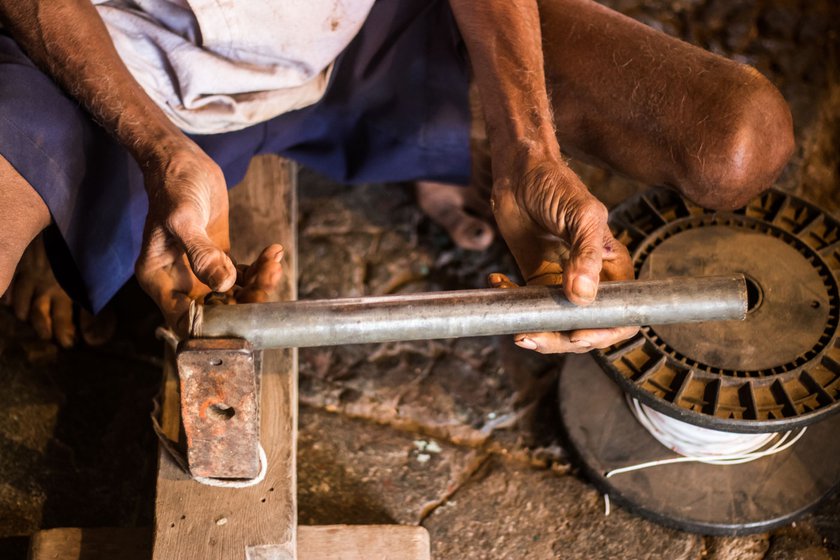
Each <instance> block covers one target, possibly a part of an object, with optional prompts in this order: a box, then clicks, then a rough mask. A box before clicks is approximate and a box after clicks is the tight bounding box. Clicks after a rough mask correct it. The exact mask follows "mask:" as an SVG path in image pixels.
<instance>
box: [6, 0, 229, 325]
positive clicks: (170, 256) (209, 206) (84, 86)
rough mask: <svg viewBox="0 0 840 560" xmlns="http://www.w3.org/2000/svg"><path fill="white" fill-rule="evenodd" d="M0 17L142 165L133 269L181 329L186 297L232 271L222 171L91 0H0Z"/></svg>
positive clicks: (217, 284) (223, 280)
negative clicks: (130, 59) (143, 205)
mask: <svg viewBox="0 0 840 560" xmlns="http://www.w3.org/2000/svg"><path fill="white" fill-rule="evenodd" d="M0 21H2V23H3V25H4V26H5V27H6V28H7V29H8V30H9V32H10V33H11V34H12V36H13V37H14V38H15V40H16V41H17V42H18V44H19V45H20V46H21V47H22V48H23V49H24V50H25V51H26V52H27V54H28V55H29V56H30V58H31V59H32V60H33V61H34V62H35V63H36V64H37V65H38V66H39V67H40V68H41V69H42V70H44V71H45V72H46V73H47V74H49V75H50V76H52V78H53V79H54V80H55V81H56V82H57V83H58V84H59V85H60V86H61V87H62V88H64V90H65V91H67V92H68V93H69V94H70V95H71V96H72V97H74V98H75V99H77V100H78V101H79V102H80V103H81V104H82V105H83V106H84V107H85V108H86V109H87V110H88V112H89V113H90V114H91V115H92V116H93V118H94V119H95V120H96V121H97V122H99V123H100V124H101V125H102V126H103V127H104V128H105V129H106V130H107V131H108V132H109V133H110V134H111V135H113V136H114V138H116V139H117V141H118V142H119V143H120V144H122V145H123V146H125V148H126V149H127V150H128V151H129V152H130V153H131V154H132V155H133V157H134V158H135V159H136V160H137V162H138V164H139V165H140V167H141V169H142V170H143V174H144V178H145V185H146V191H147V193H148V196H149V215H148V217H147V220H146V226H145V231H144V240H143V249H142V252H141V255H140V258H139V260H138V262H137V266H136V272H137V277H138V279H139V281H140V283H141V285H142V286H143V288H144V289H145V290H146V291H147V292H148V293H149V295H151V296H152V298H153V299H154V300H155V301H156V303H157V304H158V306H159V307H160V308H161V310H162V311H163V313H164V315H165V317H166V319H167V322H168V323H169V324H170V325H172V326H180V327H181V328H183V323H182V322H181V321H182V319H183V318H184V314H185V311H186V310H187V308H188V306H189V302H190V301H191V300H192V299H194V298H197V297H200V296H201V295H203V294H204V293H207V292H208V291H209V290H210V289H211V288H212V289H213V290H215V291H226V290H228V289H230V288H231V287H232V286H233V284H234V282H235V280H236V270H235V268H234V266H233V263H232V262H231V260H230V258H229V257H228V256H227V252H228V250H229V246H230V242H229V234H228V200H227V190H226V187H225V181H224V176H223V175H222V172H221V170H220V169H219V167H218V166H217V165H216V164H215V163H214V162H213V161H212V160H211V159H210V158H209V157H208V156H207V155H206V154H205V153H204V152H203V151H202V150H201V149H200V148H199V147H198V146H196V145H195V144H194V143H193V142H192V141H191V140H189V139H188V138H187V137H186V136H185V135H184V134H183V133H182V132H181V131H180V130H179V129H178V128H177V127H176V126H175V125H174V124H172V123H171V122H170V121H169V119H168V118H167V117H166V116H165V115H164V113H163V112H162V111H161V110H160V109H159V108H158V107H157V106H156V105H155V103H154V102H153V101H152V100H151V99H150V98H149V97H148V96H147V95H146V93H145V92H144V91H143V89H142V87H141V86H140V85H139V84H138V83H137V82H136V81H135V79H134V77H133V76H132V75H131V73H130V72H129V70H128V69H127V68H126V67H125V65H124V64H123V63H122V61H121V59H120V57H119V55H118V53H117V51H116V49H115V48H114V46H113V43H112V42H111V37H110V35H109V34H108V30H107V29H106V27H105V25H104V23H103V22H102V20H101V18H100V17H99V14H98V13H97V11H96V8H95V7H94V6H93V4H92V3H91V2H90V0H40V1H39V0H0Z"/></svg>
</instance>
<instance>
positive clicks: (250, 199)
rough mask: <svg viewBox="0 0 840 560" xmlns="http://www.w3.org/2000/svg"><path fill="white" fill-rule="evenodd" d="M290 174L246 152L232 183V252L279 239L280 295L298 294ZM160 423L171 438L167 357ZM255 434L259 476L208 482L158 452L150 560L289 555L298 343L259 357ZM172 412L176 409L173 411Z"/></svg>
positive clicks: (173, 396) (262, 559)
mask: <svg viewBox="0 0 840 560" xmlns="http://www.w3.org/2000/svg"><path fill="white" fill-rule="evenodd" d="M296 186H297V185H296V177H295V169H294V166H293V164H291V163H290V162H284V161H282V160H280V159H279V158H277V157H275V156H261V157H258V158H254V161H252V163H251V167H250V168H249V170H248V175H247V176H246V178H245V180H244V181H243V183H242V184H240V185H239V186H237V187H236V188H235V189H233V190H232V191H231V196H230V199H231V202H230V209H231V231H232V232H234V233H233V236H232V239H231V241H232V250H231V254H232V255H233V257H234V259H235V260H237V262H242V263H247V262H252V261H253V260H254V259H255V258H256V256H257V255H258V254H259V252H260V251H261V250H262V249H263V248H264V247H265V246H267V245H269V244H270V243H273V242H279V243H282V244H283V245H284V247H285V249H286V252H285V257H284V269H285V275H284V284H283V287H282V295H281V297H282V298H284V299H294V298H296V297H297V282H296V278H297V276H296V267H295V265H296V262H297V259H296V254H295V252H296V247H297V243H296V224H295V218H296ZM164 369H165V381H164V386H165V390H166V393H165V395H164V399H163V404H162V410H163V419H162V425H163V426H164V429H165V430H166V431H167V434H168V435H169V436H170V437H171V438H172V439H176V440H177V439H178V433H179V431H180V430H179V426H180V422H179V419H178V404H179V400H178V399H179V397H178V395H177V372H176V371H175V368H174V364H173V361H172V360H171V355H170V359H167V360H166V363H165V367H164ZM260 407H261V438H260V439H261V441H262V445H263V447H264V448H265V452H266V455H267V457H268V472H267V474H266V477H265V480H263V481H262V482H261V483H260V484H258V485H255V486H251V487H248V488H241V489H229V488H215V487H210V486H205V485H202V484H199V483H197V482H194V481H192V480H190V479H189V478H188V477H187V476H186V475H185V474H184V473H183V472H182V471H181V470H180V469H179V467H178V466H177V465H176V464H175V462H174V461H173V460H172V459H171V458H170V457H169V456H168V455H167V454H166V453H165V452H163V451H161V453H160V463H159V470H158V481H157V496H156V499H155V527H154V547H153V558H154V559H155V560H173V559H175V558H177V559H178V560H193V559H194V560H215V559H218V560H239V559H243V560H289V559H294V558H295V547H296V543H295V535H296V525H297V495H296V487H297V485H296V478H297V477H296V472H295V469H296V465H295V453H296V443H297V352H296V351H295V350H272V351H266V352H265V353H264V354H263V357H262V377H261V404H260ZM173 415H174V416H173Z"/></svg>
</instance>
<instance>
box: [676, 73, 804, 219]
mask: <svg viewBox="0 0 840 560" xmlns="http://www.w3.org/2000/svg"><path fill="white" fill-rule="evenodd" d="M736 73H737V74H738V77H737V79H736V80H733V81H732V85H731V87H730V88H728V89H729V90H730V91H727V92H725V93H726V96H725V101H724V102H723V103H721V106H718V107H714V112H715V115H714V116H712V115H709V118H708V120H707V124H706V126H705V127H704V130H700V131H699V132H700V133H701V135H702V137H700V138H695V139H694V147H695V150H694V153H693V154H692V153H689V154H687V155H686V160H685V161H686V165H685V176H684V178H683V181H682V184H681V185H679V186H680V187H681V188H680V190H681V191H682V192H683V194H685V195H686V196H687V197H688V198H689V199H691V200H693V201H694V202H696V203H697V204H700V205H701V206H704V207H706V208H710V209H713V210H733V209H735V208H740V207H742V206H744V205H745V204H746V203H747V202H749V201H750V200H751V199H752V198H753V197H755V196H757V195H758V194H760V193H761V192H763V191H764V190H766V189H768V188H769V187H770V186H771V185H772V184H773V182H774V181H775V180H776V178H777V177H778V176H779V174H780V173H781V172H782V169H784V167H785V165H786V164H787V162H788V160H789V159H790V157H791V155H793V151H794V138H793V120H792V118H791V114H790V109H789V108H788V106H787V103H786V102H785V100H784V98H783V97H782V95H781V93H779V91H778V90H777V89H776V88H775V86H773V85H772V84H771V83H770V82H769V81H768V80H767V79H766V78H764V77H763V76H762V75H761V74H759V73H758V72H757V71H756V70H754V69H752V68H748V67H739V68H738V69H737V72H736ZM689 133H690V132H689Z"/></svg>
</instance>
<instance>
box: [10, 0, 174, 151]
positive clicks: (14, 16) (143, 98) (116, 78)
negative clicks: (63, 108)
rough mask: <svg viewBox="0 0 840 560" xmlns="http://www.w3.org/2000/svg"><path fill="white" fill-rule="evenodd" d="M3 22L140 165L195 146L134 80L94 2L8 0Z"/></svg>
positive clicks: (39, 64)
mask: <svg viewBox="0 0 840 560" xmlns="http://www.w3.org/2000/svg"><path fill="white" fill-rule="evenodd" d="M0 19H2V21H3V25H4V26H6V27H7V28H8V29H9V31H10V32H11V34H12V35H13V36H14V38H15V40H16V41H17V42H18V44H19V45H20V46H21V47H22V48H23V49H24V50H25V51H26V53H27V54H28V55H29V57H30V58H31V59H32V60H33V61H34V62H35V63H36V64H37V65H38V66H40V67H41V69H43V70H44V71H45V72H47V73H48V74H49V75H50V76H52V78H53V79H54V80H55V81H56V82H58V84H59V85H61V86H62V87H63V88H64V89H65V90H66V91H67V92H68V93H69V94H70V95H72V96H73V97H75V98H76V99H77V100H78V101H79V102H80V103H81V104H82V105H84V107H85V108H87V110H88V111H89V112H90V113H91V115H93V117H94V118H95V119H96V120H97V121H98V122H100V123H101V124H102V125H103V126H104V127H105V128H106V129H107V130H108V131H109V132H111V133H112V134H113V135H114V136H115V137H116V138H117V140H118V141H119V142H120V143H121V144H122V145H124V146H125V147H126V148H127V149H128V150H129V151H130V152H131V153H132V155H133V156H134V157H135V158H136V159H137V160H138V161H147V160H151V159H154V158H156V157H157V158H158V159H163V158H164V156H165V154H166V153H167V152H171V151H172V150H177V149H179V148H182V147H183V146H185V145H186V143H187V142H189V140H188V139H187V138H186V136H184V134H183V133H181V131H180V130H178V128H177V127H176V126H175V125H173V124H172V123H171V122H170V121H169V119H167V118H166V116H165V115H164V114H163V112H162V111H161V110H160V109H158V107H157V106H156V105H155V104H154V102H153V101H152V100H151V99H150V98H149V97H148V96H147V95H146V93H145V92H144V91H143V89H142V88H141V87H140V85H139V84H138V83H137V82H136V81H135V80H134V77H133V76H132V75H131V73H130V72H129V71H128V69H127V68H126V67H125V65H124V64H123V62H122V60H121V59H120V57H119V55H118V54H117V51H116V49H114V45H113V43H112V42H111V37H110V35H109V34H108V31H107V29H106V28H105V24H104V23H103V22H102V19H101V18H100V17H99V14H98V13H97V11H96V8H95V7H94V6H93V4H92V3H91V2H90V0H41V1H38V0H2V1H0Z"/></svg>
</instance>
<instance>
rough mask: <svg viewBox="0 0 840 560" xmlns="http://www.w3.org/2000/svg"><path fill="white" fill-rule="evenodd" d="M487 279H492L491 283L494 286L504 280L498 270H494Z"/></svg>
mask: <svg viewBox="0 0 840 560" xmlns="http://www.w3.org/2000/svg"><path fill="white" fill-rule="evenodd" d="M487 279H488V280H489V281H490V284H492V285H494V286H495V285H496V284H501V283H502V282H503V279H502V275H501V274H499V273H498V272H494V273H493V274H491V275H490V276H489V277H488V278H487Z"/></svg>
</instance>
